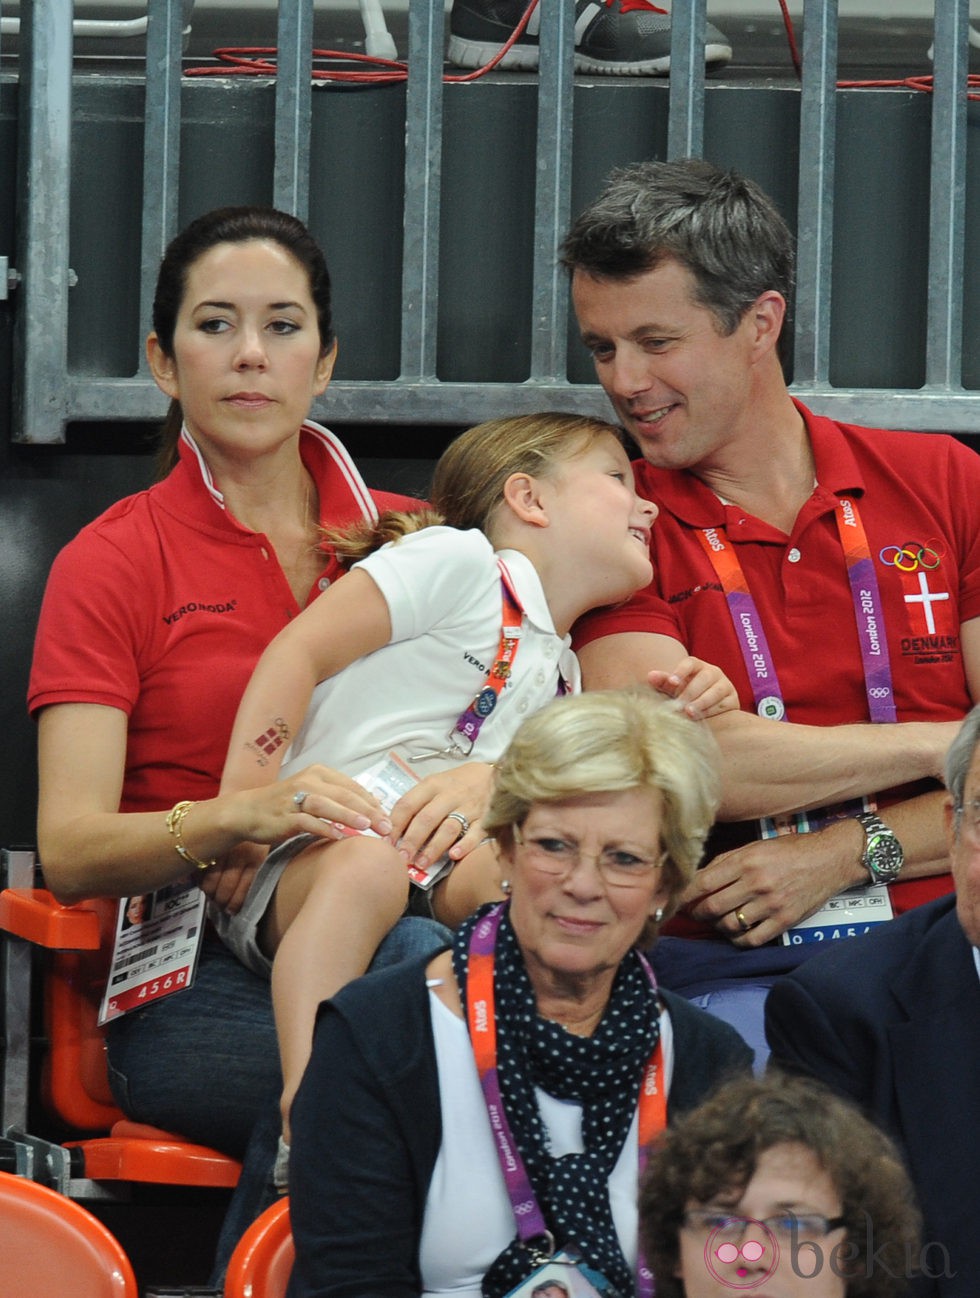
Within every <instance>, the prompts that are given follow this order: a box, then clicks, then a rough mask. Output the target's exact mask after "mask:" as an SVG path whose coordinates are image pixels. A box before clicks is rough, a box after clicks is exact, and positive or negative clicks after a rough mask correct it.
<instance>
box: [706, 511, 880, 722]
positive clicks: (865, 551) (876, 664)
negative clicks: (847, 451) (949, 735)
mask: <svg viewBox="0 0 980 1298" xmlns="http://www.w3.org/2000/svg"><path fill="white" fill-rule="evenodd" d="M834 517H835V519H836V522H837V532H838V535H839V536H840V542H841V548H842V549H843V551H844V560H845V563H846V564H847V579H848V583H849V585H850V588H851V601H852V603H853V605H854V620H855V624H856V626H857V629H858V639H859V641H860V644H861V665H862V668H863V670H864V689H865V695H866V697H867V700H868V713H869V715H870V718H871V720H872V721H873V722H879V723H880V722H894V721H897V720H898V715H897V712H896V710H895V691H894V689H893V686H892V673H891V662H890V660H889V657H888V640H887V637H886V635H885V619H884V616H883V613H882V605H881V593H880V591H879V589H878V578H877V576H876V574H875V570H874V564H873V563H872V560H871V551H870V550H869V548H868V539H867V536H866V535H865V531H864V527H863V525H862V523H861V516H860V514H859V513H858V508H857V503H856V502H855V501H853V500H851V499H850V497H848V496H841V497H839V498H838V501H837V506H836V509H835V511H834ZM697 537H698V540H699V541H700V542H701V547H702V549H703V550H704V552H705V554H706V555H707V556H708V559H709V561H710V563H711V566H712V567H713V568H714V570H715V574H716V576H717V577H718V580H719V581H720V583H721V587H722V590H723V591H724V593H725V600H726V602H727V604H728V613H729V616H730V617H731V620H732V626H733V627H734V629H735V636H736V639H737V640H738V645H739V648H740V650H741V651H742V660H743V662H744V663H745V670H746V672H747V674H748V678H749V683H750V685H751V687H752V697H753V699H754V701H755V710H756V712H758V714H759V715H760V716H762V717H768V718H769V719H770V720H772V721H783V720H786V704H785V702H784V699H783V692H782V689H781V688H780V685H779V678H778V676H777V674H776V664H775V661H774V659H773V656H772V653H771V651H770V649H769V642H768V640H767V639H766V633H765V630H764V629H763V626H762V619H761V617H760V616H759V610H758V607H757V605H756V602H755V600H754V599H753V598H752V593H751V591H750V590H749V585H748V581H747V580H746V577H745V573H744V572H743V570H742V565H741V564H740V563H739V561H738V556H737V554H736V552H735V546H733V545H732V544H731V543H730V542H729V540H728V538H727V536H726V535H725V531H724V528H717V527H709V528H705V529H703V530H701V531H699V532H698V533H697Z"/></svg>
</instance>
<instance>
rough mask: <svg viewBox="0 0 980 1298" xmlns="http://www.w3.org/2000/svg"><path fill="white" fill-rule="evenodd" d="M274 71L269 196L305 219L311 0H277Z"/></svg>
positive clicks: (307, 208)
mask: <svg viewBox="0 0 980 1298" xmlns="http://www.w3.org/2000/svg"><path fill="white" fill-rule="evenodd" d="M277 43H278V46H279V55H278V59H277V67H278V72H277V74H276V164H275V180H274V183H273V187H272V202H273V205H274V206H275V207H278V208H280V209H281V210H282V211H284V212H291V213H292V214H293V215H294V216H298V217H299V219H300V220H301V221H306V220H307V218H308V216H309V211H310V130H311V127H312V123H313V91H312V71H313V0H280V3H279V16H278V36H277Z"/></svg>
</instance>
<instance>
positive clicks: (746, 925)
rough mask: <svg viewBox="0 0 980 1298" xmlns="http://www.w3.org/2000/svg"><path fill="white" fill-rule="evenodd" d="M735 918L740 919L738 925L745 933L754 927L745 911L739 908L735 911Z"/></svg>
mask: <svg viewBox="0 0 980 1298" xmlns="http://www.w3.org/2000/svg"><path fill="white" fill-rule="evenodd" d="M735 918H736V919H737V920H738V926H739V928H740V929H741V930H742V932H743V933H747V932H748V931H749V929H750V928H751V927H752V925H751V924H750V923H749V921H748V920H747V919H746V918H745V912H744V911H741V910H737V911H736V912H735Z"/></svg>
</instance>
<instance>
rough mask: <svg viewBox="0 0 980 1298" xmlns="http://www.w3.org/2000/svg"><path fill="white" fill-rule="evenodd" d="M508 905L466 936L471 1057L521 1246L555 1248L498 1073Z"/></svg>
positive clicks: (657, 1059) (658, 1066)
mask: <svg viewBox="0 0 980 1298" xmlns="http://www.w3.org/2000/svg"><path fill="white" fill-rule="evenodd" d="M505 905H506V903H505V902H501V904H500V905H499V906H495V907H494V908H493V910H491V911H488V912H487V914H486V915H484V916H483V917H482V918H481V919H480V921H479V923H477V925H476V927H475V928H474V929H473V932H472V934H471V935H470V950H469V972H468V975H467V995H466V1002H467V1005H466V1018H467V1024H468V1026H469V1031H470V1040H471V1041H472V1043H473V1055H474V1058H475V1060H476V1068H477V1072H478V1073H479V1075H480V1086H481V1087H482V1089H483V1099H484V1102H485V1104H486V1106H487V1114H488V1116H489V1118H490V1129H491V1131H492V1132H493V1138H494V1144H495V1146H496V1151H497V1158H498V1159H499V1160H500V1168H501V1171H502V1172H503V1174H504V1182H505V1184H506V1186H507V1195H508V1198H509V1199H510V1203H511V1207H512V1208H513V1210H514V1218H515V1220H516V1222H517V1234H518V1237H519V1239H520V1240H521V1243H522V1244H527V1245H531V1244H532V1243H533V1241H535V1240H541V1241H543V1242H544V1243H545V1245H546V1247H548V1248H550V1249H551V1250H552V1252H553V1251H554V1240H553V1238H552V1235H551V1232H550V1231H549V1230H548V1227H547V1225H546V1224H545V1220H544V1215H543V1214H542V1212H541V1207H540V1205H539V1204H538V1201H537V1199H536V1198H535V1194H534V1189H533V1188H532V1186H531V1178H530V1177H529V1176H528V1172H527V1168H526V1167H525V1165H524V1160H523V1158H522V1157H521V1154H520V1150H519V1149H518V1148H517V1143H516V1141H515V1140H514V1136H513V1132H512V1131H511V1129H510V1123H509V1122H508V1121H507V1114H506V1112H505V1111H504V1101H503V1095H502V1094H501V1090H500V1077H499V1074H498V1072H497V1016H496V1007H495V1002H494V991H493V966H494V949H495V947H496V944H497V930H498V929H499V927H500V920H501V918H502V916H503V913H504V907H505ZM637 955H638V956H639V959H640V962H641V964H642V965H643V969H644V972H645V973H646V975H647V977H648V978H649V980H650V985H651V987H652V988H653V990H654V993H656V989H657V982H656V978H655V977H654V973H653V970H652V969H651V968H650V965H649V963H648V961H647V960H646V958H645V957H644V956H643V955H642V953H640V952H637ZM638 1107H639V1146H640V1171H641V1172H642V1171H643V1168H644V1166H645V1164H646V1159H647V1149H648V1146H649V1144H650V1142H651V1141H652V1140H653V1138H654V1137H655V1136H657V1135H658V1134H659V1133H660V1132H661V1131H662V1130H663V1129H664V1127H665V1126H666V1125H667V1093H666V1089H665V1087H664V1084H663V1042H662V1040H661V1039H660V1038H658V1040H657V1044H656V1046H655V1048H654V1051H653V1054H652V1055H651V1056H650V1058H649V1060H648V1061H647V1064H646V1067H645V1068H644V1070H643V1082H642V1085H641V1086H640V1098H639V1106H638ZM550 1255H551V1254H550V1253H547V1254H544V1255H543V1256H542V1255H540V1254H539V1255H538V1256H537V1257H536V1258H535V1260H536V1261H545V1260H547V1258H548V1257H549V1256H550ZM638 1272H639V1278H638V1281H637V1295H638V1298H650V1296H651V1295H652V1294H653V1277H652V1276H651V1274H650V1272H649V1270H648V1269H647V1267H646V1266H645V1265H644V1262H643V1259H642V1257H641V1258H640V1259H639V1265H638Z"/></svg>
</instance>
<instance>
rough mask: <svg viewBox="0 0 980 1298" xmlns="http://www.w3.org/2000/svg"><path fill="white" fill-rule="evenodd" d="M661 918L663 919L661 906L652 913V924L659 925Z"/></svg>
mask: <svg viewBox="0 0 980 1298" xmlns="http://www.w3.org/2000/svg"><path fill="white" fill-rule="evenodd" d="M663 917H664V908H663V906H658V907H657V909H656V910H655V911H654V912H653V922H654V924H659V923H660V921H661V920H662V919H663Z"/></svg>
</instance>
